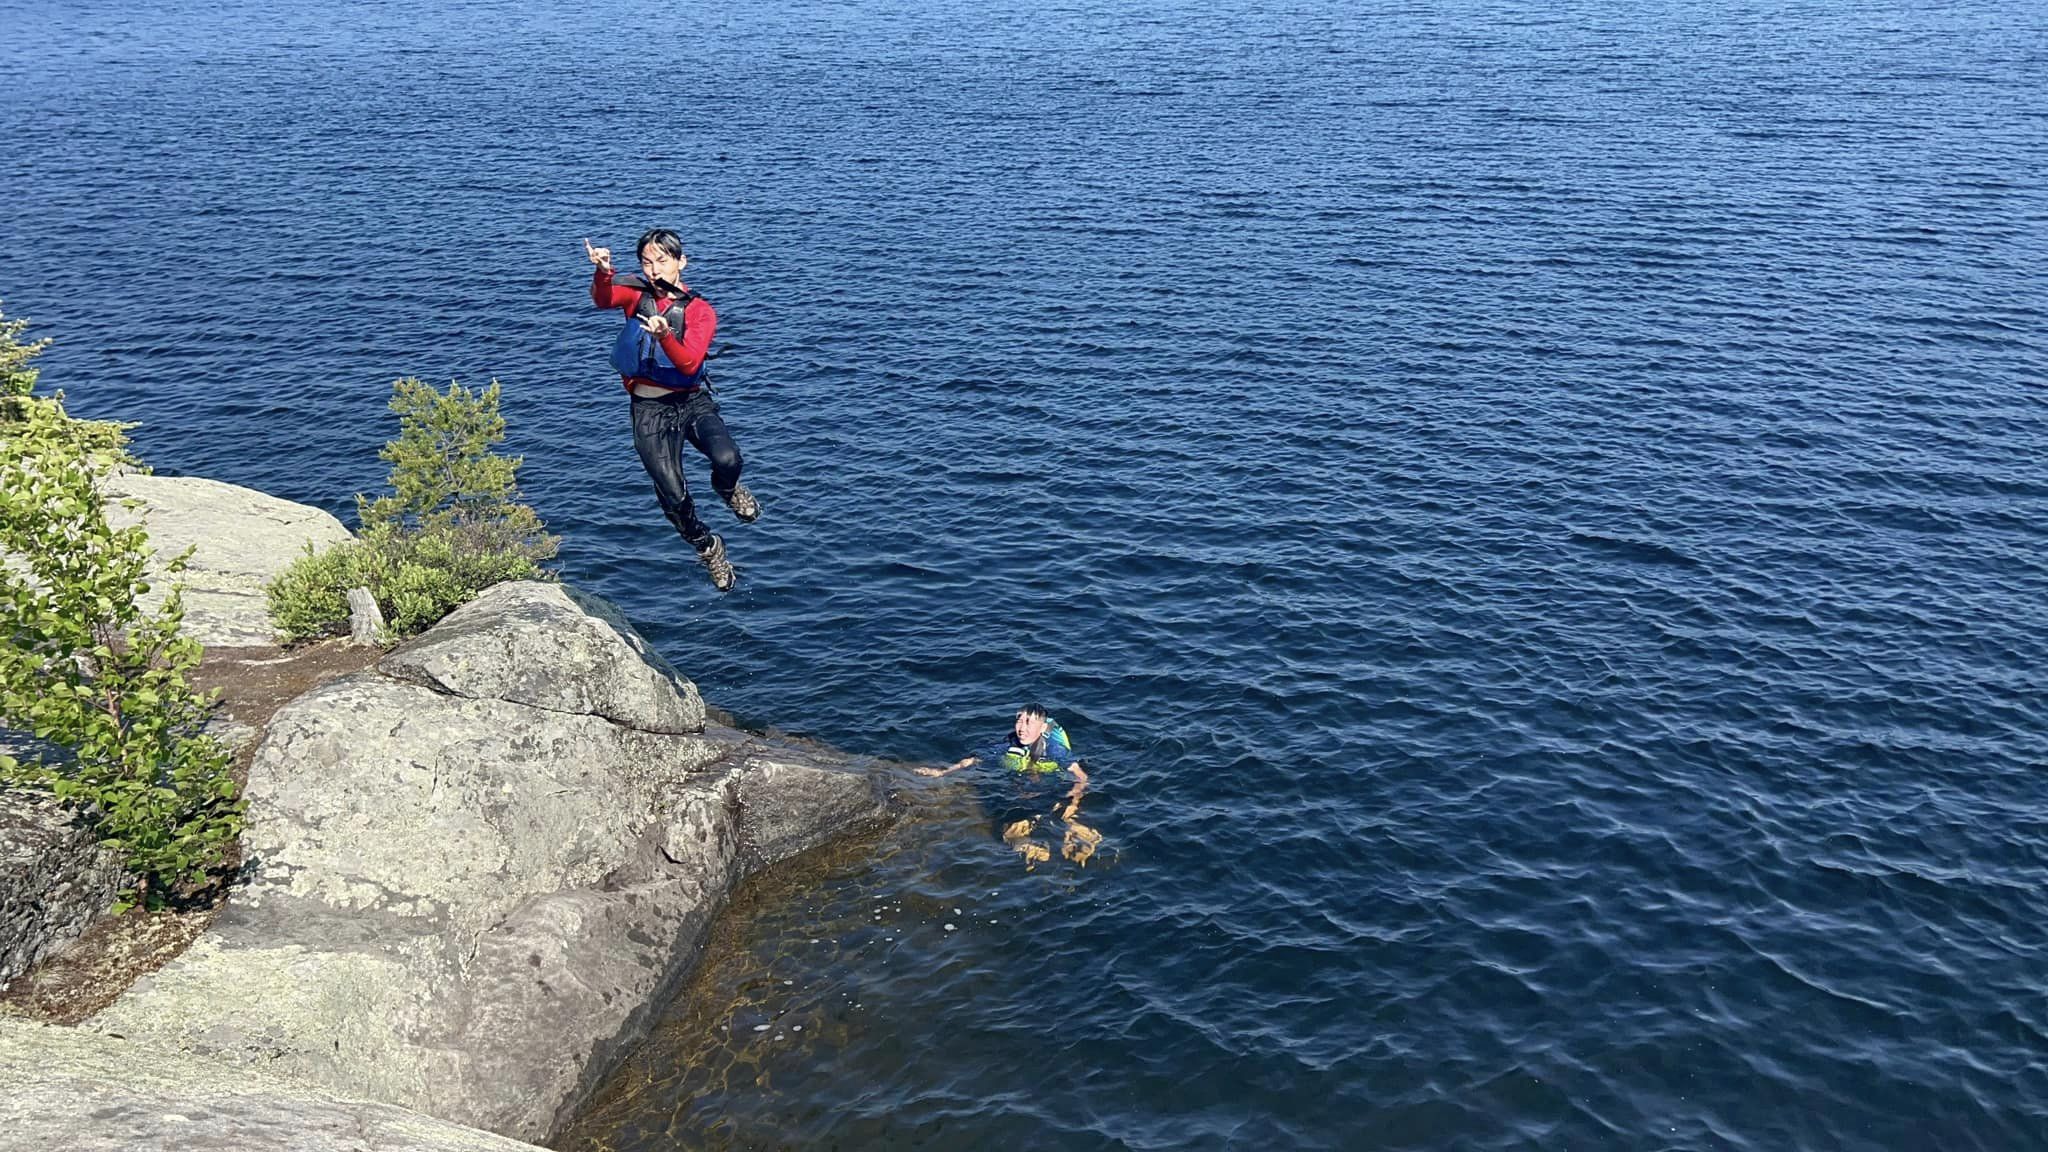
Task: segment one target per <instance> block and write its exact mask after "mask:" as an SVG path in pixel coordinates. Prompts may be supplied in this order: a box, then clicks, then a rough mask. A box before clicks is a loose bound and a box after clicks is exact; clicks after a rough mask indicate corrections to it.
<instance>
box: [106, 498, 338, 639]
mask: <svg viewBox="0 0 2048 1152" xmlns="http://www.w3.org/2000/svg"><path fill="white" fill-rule="evenodd" d="M106 492H107V497H108V500H107V520H108V521H109V522H110V523H112V524H113V525H114V526H116V527H126V526H128V525H131V524H136V523H140V524H141V525H142V527H143V529H144V530H145V531H147V532H148V533H149V547H150V549H151V551H152V552H153V553H154V557H153V559H152V561H151V564H150V581H151V585H152V587H151V588H150V592H149V595H148V596H147V597H145V598H144V603H145V604H146V605H149V606H150V607H154V606H155V605H157V604H159V603H161V602H162V601H163V597H164V595H165V593H167V592H168V591H169V590H170V586H171V581H172V580H173V579H176V580H181V581H183V582H184V585H185V597H184V599H185V635H187V636H190V637H191V638H193V639H194V640H197V641H199V642H200V643H201V644H204V645H206V646H207V647H209V648H212V647H216V646H243V645H255V644H275V643H277V630H276V628H275V626H273V625H272V624H271V621H270V602H269V600H268V599H267V597H266V596H265V594H264V591H263V588H264V586H265V585H266V584H269V583H270V582H271V581H272V580H274V579H276V578H277V576H278V575H279V574H280V573H282V572H283V571H284V570H285V569H286V568H287V567H289V566H290V564H291V562H292V561H294V560H296V559H298V558H299V557H301V556H303V555H305V554H306V545H308V544H311V545H312V546H313V547H314V548H315V549H316V550H318V549H322V548H326V547H327V546H328V545H330V544H333V543H336V542H338V541H342V540H349V539H353V537H352V536H351V535H350V533H349V530H348V529H346V528H344V527H342V525H341V521H339V520H336V519H335V518H334V517H333V516H330V515H328V514H327V513H326V512H323V511H321V510H320V509H318V508H312V507H308V506H307V505H304V504H294V503H292V502H291V501H289V500H280V499H278V498H277V497H275V496H271V495H267V494H265V493H262V492H258V491H256V490H255V489H253V488H241V487H237V486H235V485H233V484H223V483H221V482H220V481H218V480H204V479H201V478H199V477H197V476H150V475H146V474H142V473H123V474H121V475H117V476H111V477H109V478H108V479H107V482H106ZM187 548H192V549H193V552H192V557H191V559H190V560H189V561H187V564H186V568H185V571H184V573H183V574H182V575H180V576H177V577H171V576H169V575H167V574H166V573H165V572H164V565H165V564H167V563H168V562H169V561H171V560H173V559H175V558H176V557H177V556H178V555H180V554H181V553H183V552H184V551H185V550H186V549H187Z"/></svg>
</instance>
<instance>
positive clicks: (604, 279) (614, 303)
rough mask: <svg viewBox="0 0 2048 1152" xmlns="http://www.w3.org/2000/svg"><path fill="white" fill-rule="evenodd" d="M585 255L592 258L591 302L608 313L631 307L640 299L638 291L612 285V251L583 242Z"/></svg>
mask: <svg viewBox="0 0 2048 1152" xmlns="http://www.w3.org/2000/svg"><path fill="white" fill-rule="evenodd" d="M583 254H584V255H585V256H588V257H590V263H591V265H592V268H591V271H590V302H591V303H592V304H595V305H597V306H598V307H599V308H603V309H605V310H607V311H609V310H611V309H613V308H627V307H631V306H632V304H633V303H634V301H636V300H638V299H640V293H639V291H638V290H637V289H633V288H621V287H619V286H618V285H616V284H613V283H612V250H611V249H609V248H593V247H591V246H590V241H589V240H588V239H585V240H584V241H583Z"/></svg>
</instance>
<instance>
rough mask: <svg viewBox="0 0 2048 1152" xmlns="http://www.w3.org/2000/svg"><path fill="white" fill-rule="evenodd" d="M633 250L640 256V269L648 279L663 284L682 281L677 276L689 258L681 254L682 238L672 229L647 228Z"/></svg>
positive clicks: (680, 273) (688, 261)
mask: <svg viewBox="0 0 2048 1152" xmlns="http://www.w3.org/2000/svg"><path fill="white" fill-rule="evenodd" d="M633 250H634V252H636V253H637V254H638V255H639V257H640V271H641V272H643V273H645V274H646V276H647V278H648V279H649V280H655V281H659V282H661V283H663V284H680V283H682V281H681V280H679V279H678V277H680V276H681V275H682V273H683V268H684V267H685V266H687V265H688V264H689V263H690V260H689V257H687V256H684V255H683V238H682V237H681V236H678V235H676V234H675V230H674V229H672V228H649V229H648V230H647V231H646V232H645V233H643V234H642V235H641V237H640V243H639V245H638V246H637V247H635V248H634V249H633Z"/></svg>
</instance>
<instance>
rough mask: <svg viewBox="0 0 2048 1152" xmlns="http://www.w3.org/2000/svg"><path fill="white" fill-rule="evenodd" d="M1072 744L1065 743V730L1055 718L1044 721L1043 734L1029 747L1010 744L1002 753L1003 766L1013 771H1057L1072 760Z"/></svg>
mask: <svg viewBox="0 0 2048 1152" xmlns="http://www.w3.org/2000/svg"><path fill="white" fill-rule="evenodd" d="M1074 759H1075V757H1074V746H1073V745H1071V744H1069V743H1067V730H1066V729H1064V728H1062V727H1060V725H1059V722H1058V721H1057V720H1047V721H1046V722H1045V735H1043V736H1040V737H1039V738H1038V739H1036V740H1033V741H1032V742H1031V745H1030V747H1028V748H1027V747H1025V746H1024V745H1022V744H1012V745H1010V747H1009V750H1008V751H1006V752H1004V753H1003V767H1005V768H1008V769H1010V770H1011V771H1013V772H1037V773H1041V774H1042V773H1048V772H1058V771H1060V770H1062V769H1064V768H1065V767H1066V766H1067V765H1069V764H1072V763H1073V762H1074Z"/></svg>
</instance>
